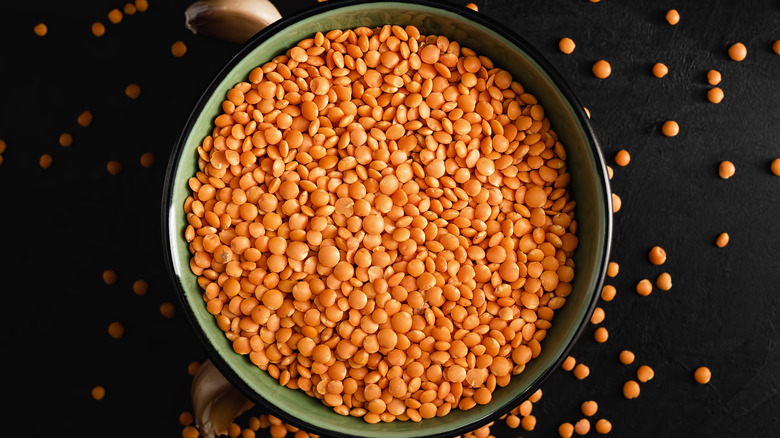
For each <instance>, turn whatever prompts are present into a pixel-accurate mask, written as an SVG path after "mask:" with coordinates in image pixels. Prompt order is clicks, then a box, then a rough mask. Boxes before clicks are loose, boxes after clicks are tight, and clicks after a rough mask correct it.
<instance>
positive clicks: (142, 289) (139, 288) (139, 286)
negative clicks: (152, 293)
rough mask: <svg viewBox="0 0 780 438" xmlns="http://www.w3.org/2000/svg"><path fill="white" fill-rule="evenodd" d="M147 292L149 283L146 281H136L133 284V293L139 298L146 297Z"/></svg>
mask: <svg viewBox="0 0 780 438" xmlns="http://www.w3.org/2000/svg"><path fill="white" fill-rule="evenodd" d="M148 291H149V283H147V282H146V280H142V279H138V280H136V281H134V282H133V293H135V294H136V295H139V296H143V295H146V292H148Z"/></svg>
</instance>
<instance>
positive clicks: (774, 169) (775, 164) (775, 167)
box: [769, 158, 780, 176]
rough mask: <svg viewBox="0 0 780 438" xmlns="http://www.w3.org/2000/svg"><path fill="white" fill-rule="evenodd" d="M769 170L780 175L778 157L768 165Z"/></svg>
mask: <svg viewBox="0 0 780 438" xmlns="http://www.w3.org/2000/svg"><path fill="white" fill-rule="evenodd" d="M769 170H771V171H772V173H773V174H774V175H776V176H780V158H775V159H774V160H772V163H771V164H770V165H769Z"/></svg>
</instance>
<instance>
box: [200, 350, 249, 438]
mask: <svg viewBox="0 0 780 438" xmlns="http://www.w3.org/2000/svg"><path fill="white" fill-rule="evenodd" d="M192 406H193V411H194V417H195V425H196V426H197V428H198V430H199V431H200V434H201V435H202V436H203V437H204V438H215V437H217V436H220V435H227V433H228V429H229V428H230V424H231V423H233V421H234V420H235V419H236V418H237V417H238V416H239V415H241V414H242V413H244V412H245V411H246V410H247V409H250V408H251V407H252V406H254V403H252V402H251V401H250V400H249V399H248V398H246V396H244V394H242V393H241V392H240V391H239V390H238V389H236V387H234V386H233V385H232V384H231V383H230V382H228V380H227V379H226V378H225V376H223V375H222V373H220V372H219V370H218V369H217V367H215V366H214V364H213V363H212V362H211V361H210V360H207V361H205V362H203V363H202V364H201V366H200V368H198V372H197V373H196V374H195V377H194V378H193V380H192Z"/></svg>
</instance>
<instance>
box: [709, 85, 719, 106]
mask: <svg viewBox="0 0 780 438" xmlns="http://www.w3.org/2000/svg"><path fill="white" fill-rule="evenodd" d="M707 100H709V101H710V102H712V103H720V102H721V101H722V100H723V90H722V89H721V88H720V87H712V88H710V89H709V90H708V91H707Z"/></svg>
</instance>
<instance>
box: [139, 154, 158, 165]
mask: <svg viewBox="0 0 780 438" xmlns="http://www.w3.org/2000/svg"><path fill="white" fill-rule="evenodd" d="M140 161H141V166H143V167H145V168H147V169H148V168H150V167H152V166H154V163H155V162H156V161H157V157H156V156H155V155H154V153H153V152H144V153H143V154H141V159H140Z"/></svg>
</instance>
